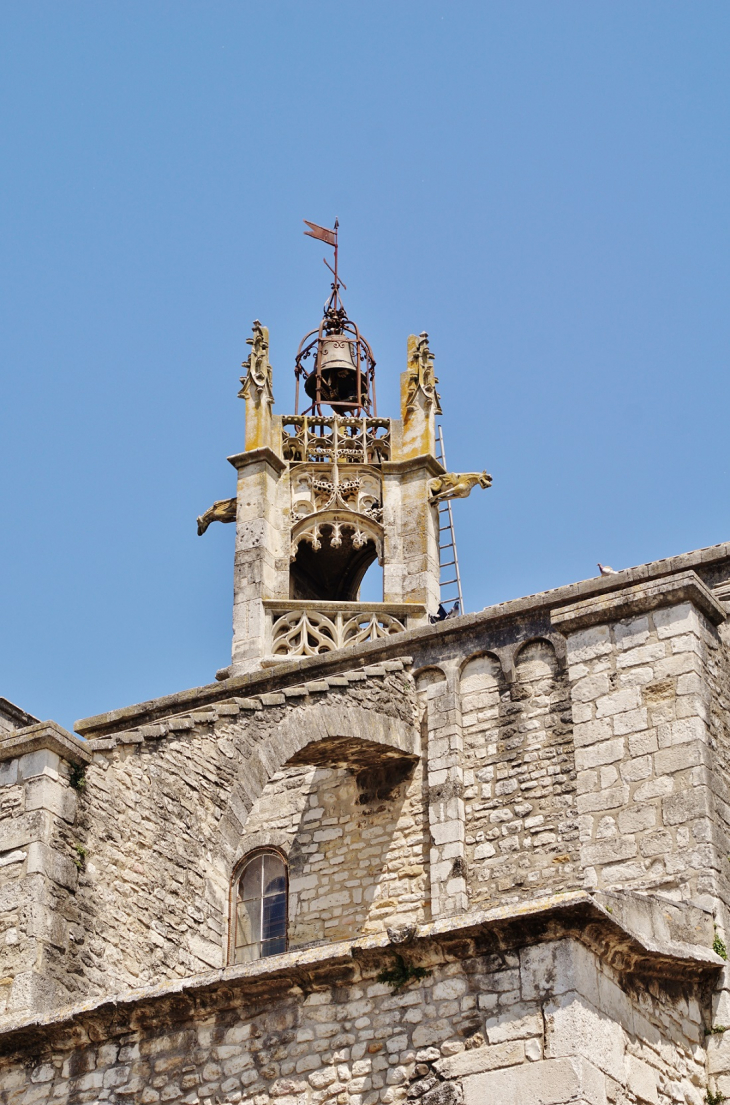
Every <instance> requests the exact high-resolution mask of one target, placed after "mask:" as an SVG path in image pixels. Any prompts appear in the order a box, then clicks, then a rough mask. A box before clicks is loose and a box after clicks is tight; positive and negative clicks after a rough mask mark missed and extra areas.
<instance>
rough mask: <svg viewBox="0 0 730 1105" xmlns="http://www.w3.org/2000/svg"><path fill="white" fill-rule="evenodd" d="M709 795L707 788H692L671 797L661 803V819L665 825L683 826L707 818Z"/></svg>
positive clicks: (709, 810) (709, 807) (709, 809)
mask: <svg viewBox="0 0 730 1105" xmlns="http://www.w3.org/2000/svg"><path fill="white" fill-rule="evenodd" d="M710 803H711V794H710V791H709V788H707V787H693V788H692V789H691V790H687V791H684V792H683V793H682V794H675V795H672V797H670V798H665V799H663V801H662V817H663V819H664V824H665V825H684V824H686V822H688V821H694V820H695V819H696V818H698V817H709V816H710V813H711V809H712V807H711V804H710Z"/></svg>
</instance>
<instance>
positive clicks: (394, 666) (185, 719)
mask: <svg viewBox="0 0 730 1105" xmlns="http://www.w3.org/2000/svg"><path fill="white" fill-rule="evenodd" d="M409 665H410V657H403V658H401V659H400V660H385V661H383V663H382V664H370V665H368V666H367V667H361V668H357V669H355V670H353V671H344V672H340V673H339V674H338V675H336V676H335V675H332V676H330V678H329V679H309V680H307V681H306V682H304V683H302V682H299V683H295V684H294V685H293V686H292V685H289V686H286V687H284V688H283V689H281V690H276V691H273V692H268V693H266V692H264V693H262V694H257V695H250V696H248V697H241V696H239V695H236V694H233V693H232V692H231V683H232V682H233V680H226V683H225V686H226V688H227V689H228V695H227V697H226V698H225V700H224V701H223V702H212V703H207V704H205V705H203V706H202V707H201V706H200V705H199V704H197V703H196V704H195V705H194V707H193V708H191V709H188V710H184V709H183V710H177V711H175V712H172V713H171V712H170V710H167V711H165V714H164V716H163V717H162V718H160V720H159V721H157V722H155V721H153V722H152V723H151V724H146V725H139V726H129V727H127V728H125V729H123V730H122V731H121V732H120V731H119V730H118V729H117V730H115V731H113V732H110V733H109V734H108V735H106V736H101V737H95V738H94V737H92V739H91V740H89V741H88V747H89V749H90V751H92V752H106V751H109V750H110V749H112V748H115V747H116V746H117V745H118V744H122V745H123V744H142V743H144V741H146V740H159V739H160V738H161V737H166V736H168V735H169V734H171V733H180V732H185V731H190V730H192V729H194V728H195V727H196V726H197V725H211V724H214V723H215V722H217V721H221V720H223V721H230V720H231V718H232V717H237V716H238V714H240V713H242V712H243V713H248V712H249V711H252V710H253V711H256V710H263V709H266V708H268V707H279V706H284V705H286V704H287V703H289V704H292V703H293V704H296V703H299V702H302V701H304V700H306V699H308V698H309V697H310V696H312V695H320V696H321V695H324V694H327V692H328V691H330V690H333V691H335V692H337V691H341V690H343V689H344V688H345V687H348V686H350V685H351V684H353V683H358V684H359V683H362V682H366V681H367V680H368V679H375V678H381V679H382V678H384V677H385V676H387V675H389V674H392V673H394V672H403V671H405V669H406V667H408V666H409ZM181 697H182V696H181ZM322 701H323V700H322V699H321V698H320V703H321V702H322ZM178 705H180V703H178ZM392 723H393V725H396V721H395V719H393V721H392Z"/></svg>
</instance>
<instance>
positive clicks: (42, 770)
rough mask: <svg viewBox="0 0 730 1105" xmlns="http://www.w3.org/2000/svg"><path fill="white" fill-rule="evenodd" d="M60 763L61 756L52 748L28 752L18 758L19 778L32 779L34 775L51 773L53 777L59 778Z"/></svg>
mask: <svg viewBox="0 0 730 1105" xmlns="http://www.w3.org/2000/svg"><path fill="white" fill-rule="evenodd" d="M60 763H61V758H60V756H59V755H58V753H57V752H52V751H51V750H50V748H39V749H38V750H37V751H35V752H27V753H26V755H25V756H21V757H20V758H19V759H18V778H19V779H31V778H33V776H34V775H49V776H50V777H51V778H52V779H57V778H58V768H59V766H60Z"/></svg>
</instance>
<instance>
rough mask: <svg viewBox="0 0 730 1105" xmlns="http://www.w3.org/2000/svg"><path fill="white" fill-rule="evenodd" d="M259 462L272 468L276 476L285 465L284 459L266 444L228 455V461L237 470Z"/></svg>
mask: <svg viewBox="0 0 730 1105" xmlns="http://www.w3.org/2000/svg"><path fill="white" fill-rule="evenodd" d="M261 462H264V463H265V464H268V465H269V467H270V468H273V469H274V471H275V472H276V474H277V476H280V475H281V473H282V472H283V471H284V470H285V469H286V467H287V465H286V461H283V460H282V459H281V457H278V456H277V455H276V453H275V452H274V450H273V449H270V448H269V447H268V445H262V446H260V447H259V448H258V449H247V450H246V452H245V453H234V455H233V456H232V457H228V463H229V464H232V465H233V467H234V468H237V469H238V470H239V472H240V470H241V469H242V468H246V467H247V466H248V465H249V464H260V463H261Z"/></svg>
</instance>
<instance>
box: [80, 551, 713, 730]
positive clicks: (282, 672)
mask: <svg viewBox="0 0 730 1105" xmlns="http://www.w3.org/2000/svg"><path fill="white" fill-rule="evenodd" d="M723 560H729V561H730V542H726V543H725V544H722V545H712V546H710V547H709V548H706V549H696V550H695V551H694V552H689V553H682V555H681V556H674V557H668V558H667V559H665V560H655V561H652V562H651V563H649V564H641V565H639V566H638V567H636V568H626V569H625V570H624V571H622V572H617V573H616V575H611V576H596V577H594V578H593V579H586V580H583V581H581V582H580V583H570V584H568V585H567V586H565V587H556V588H553V589H552V590H550V591H541V592H539V593H538V594H536V595H526V596H525V597H524V598H519V599H510V600H509V601H508V602H502V603H497V604H496V605H494V606H487V607H485V608H484V610H481V611H479V612H478V613H476V614H462V615H461V617H458V618H450V619H449V620H448V621H444V622H436V623H435V624H434V625H426V626H419V627H418V628H416V629H407V630H405V631H404V632H403V633H396V634H393V636H391V637H388V638H383V639H381V640H378V641H367V642H365V643H364V644H361V645H354V646H349V647H347V648H343V649H338V650H337V651H335V652H329V653H327V654H326V655H324V656H306V657H301V658H297V659H293V660H288V659H283V660H282V662H281V663H280V664H277V665H276V666H267V667H265V668H264V669H262V670H261V671H254V672H248V673H247V674H245V675H234V676H230V677H229V678H228V679H222V680H220V681H219V682H216V683H207V684H205V685H204V686H202V687H192V688H190V689H189V690H184V691H180V692H178V693H177V694H171V695H165V696H163V697H161V698H155V699H151V700H149V701H147V702H140V703H136V704H134V705H131V706H124V707H122V708H121V709H118V710H110V711H108V712H107V713H104V714H96V715H94V716H93V717H88V718H83V719H82V720H80V721H77V722H76V724H75V726H74V728H75V729H76V731H77V732H78V733H81V734H83V735H84V736H86V735H90V734H96V735H99V736H102V735H103V734H105V733H107V732H109V733H111V732H116V731H119V730H122V729H129V728H133V727H134V726H136V725H142V724H145V720H146V719H149V720H150V721H154V720H156V719H157V718H160V717H163V716H165V715H166V714H169V713H174V712H180V711H181V710H186V709H193V708H194V707H196V706H202V705H205V704H206V703H209V702H215V701H217V700H221V699H225V698H227V697H230V696H231V695H233V694H242V695H244V696H245V695H249V694H258V693H260V692H262V691H268V690H270V689H272V688H277V689H281V688H282V687H285V686H288V685H289V684H292V683H295V682H301V681H302V679H307V678H309V679H313V678H316V677H317V674H319V673H320V672H322V673H324V672H328V671H331V672H334V671H337V670H338V669H340V668H342V669H344V668H352V667H354V666H357V665H358V664H360V665H365V664H372V663H374V662H377V661H378V660H380V659H385V658H396V657H400V658H403V653H406V652H410V651H411V650H414V651H415V649H416V648H417V647H419V646H421V645H423V644H430V643H432V642H434V643H440V642H444V643H447V642H448V640H449V639H450V638H451V637H453V636H454V635H457V636H458V635H460V634H466V633H470V632H475V631H476V632H480V633H483V632H485V631H488V630H490V629H491V628H493V627H494V628H497V627H499V626H501V625H502V624H504V623H507V622H511V621H516V620H518V619H520V618H525V617H545V618H546V617H549V615H550V612H551V610H552V609H553V608H554V607H558V606H566V605H568V604H570V603H575V602H578V601H580V600H583V599H587V598H591V597H593V596H602V595H606V594H610V593H612V592H615V591H620V590H622V589H624V588H626V587H631V586H633V585H635V584H638V583H643V582H645V581H649V580H653V579H661V578H662V577H665V576H670V575H673V574H675V573H678V572H687V571H689V570H691V569H694V568H701V567H707V566H709V565H711V564H717V563H720V562H722V561H723ZM484 647H486V644H485V646H484ZM224 670H228V669H224ZM315 673H317V674H315Z"/></svg>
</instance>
